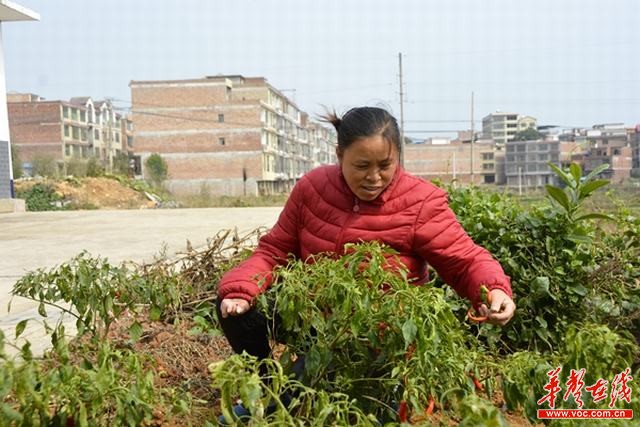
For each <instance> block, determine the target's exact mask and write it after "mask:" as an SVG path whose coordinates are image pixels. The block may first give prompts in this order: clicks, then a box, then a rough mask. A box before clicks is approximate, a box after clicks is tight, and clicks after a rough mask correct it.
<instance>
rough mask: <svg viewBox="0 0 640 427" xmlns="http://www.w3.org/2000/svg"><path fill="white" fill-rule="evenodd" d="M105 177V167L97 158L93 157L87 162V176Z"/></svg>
mask: <svg viewBox="0 0 640 427" xmlns="http://www.w3.org/2000/svg"><path fill="white" fill-rule="evenodd" d="M102 175H104V166H102V164H101V163H100V160H99V159H98V158H97V157H91V158H90V159H89V160H88V161H87V176H90V177H93V178H95V177H98V176H102Z"/></svg>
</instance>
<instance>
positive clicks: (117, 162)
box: [113, 152, 131, 176]
mask: <svg viewBox="0 0 640 427" xmlns="http://www.w3.org/2000/svg"><path fill="white" fill-rule="evenodd" d="M113 173H115V174H118V175H124V176H130V175H131V173H130V168H129V155H128V154H127V153H122V152H121V153H118V154H117V155H116V156H115V157H114V158H113Z"/></svg>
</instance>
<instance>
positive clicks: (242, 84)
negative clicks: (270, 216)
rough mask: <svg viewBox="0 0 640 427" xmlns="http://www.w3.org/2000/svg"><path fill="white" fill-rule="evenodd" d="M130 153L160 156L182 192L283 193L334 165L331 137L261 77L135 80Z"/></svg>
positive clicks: (173, 187)
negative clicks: (323, 167)
mask: <svg viewBox="0 0 640 427" xmlns="http://www.w3.org/2000/svg"><path fill="white" fill-rule="evenodd" d="M130 87H131V100H132V120H133V123H134V132H133V134H134V138H135V153H136V155H138V156H140V161H141V164H142V169H143V172H144V169H145V166H144V164H145V161H146V159H147V158H148V157H149V156H150V155H151V154H153V153H157V154H160V155H161V156H162V158H163V159H164V160H165V161H166V163H167V165H168V169H169V171H168V173H169V178H168V180H167V182H166V185H167V188H168V189H169V190H170V191H172V192H174V193H180V194H194V193H199V192H203V191H206V192H208V193H210V194H214V195H242V194H247V195H257V194H272V193H278V192H285V191H288V190H289V189H290V188H291V187H292V186H293V185H294V184H295V182H296V180H297V179H298V178H300V177H301V176H302V175H303V174H304V173H306V172H308V171H309V170H311V169H313V168H314V167H316V166H318V165H320V164H326V163H332V162H334V161H335V154H334V150H335V136H334V134H333V132H331V131H329V130H328V129H326V128H325V127H323V126H321V125H320V124H318V123H317V122H314V121H312V120H310V118H309V117H308V115H307V114H306V113H304V112H302V111H301V110H300V109H299V108H298V107H297V106H296V105H295V104H294V103H293V102H291V101H290V100H289V99H288V98H287V97H286V96H284V95H283V94H282V93H281V92H280V91H279V90H277V89H276V88H274V87H273V86H272V85H270V84H269V83H267V80H266V79H265V78H263V77H252V78H245V77H243V76H240V75H232V76H211V77H205V78H201V79H192V80H174V81H132V82H131V83H130Z"/></svg>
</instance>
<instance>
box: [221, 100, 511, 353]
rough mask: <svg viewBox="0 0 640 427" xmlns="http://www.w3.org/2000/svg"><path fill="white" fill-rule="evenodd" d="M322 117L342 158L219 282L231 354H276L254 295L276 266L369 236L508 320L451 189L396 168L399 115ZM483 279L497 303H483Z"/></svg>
mask: <svg viewBox="0 0 640 427" xmlns="http://www.w3.org/2000/svg"><path fill="white" fill-rule="evenodd" d="M325 118H326V119H327V120H328V121H329V122H331V123H332V124H333V126H334V127H335V129H336V131H337V132H338V147H337V149H336V153H337V157H338V162H339V164H338V165H330V166H322V167H319V168H317V169H314V170H312V171H311V172H309V173H308V174H306V175H305V176H304V177H303V178H302V179H300V181H299V182H298V183H297V184H296V185H295V187H294V188H293V191H292V192H291V195H290V197H289V199H288V200H287V203H286V205H285V207H284V210H283V211H282V213H281V214H280V217H279V219H278V222H277V223H276V225H275V226H274V227H273V229H272V230H271V231H270V232H269V233H268V234H267V235H265V236H264V237H262V238H261V239H260V242H259V244H258V248H257V249H256V251H255V252H254V253H253V254H252V255H251V257H249V258H248V259H247V260H245V261H244V262H243V263H241V264H240V265H238V266H237V267H236V268H234V269H233V270H231V271H229V272H228V273H227V274H225V275H224V277H223V278H222V280H221V281H220V284H219V287H218V314H219V316H218V317H219V319H220V322H221V325H222V329H223V331H224V333H225V335H226V337H227V339H228V340H229V343H230V344H231V346H232V348H233V350H234V351H235V352H237V353H241V352H242V351H243V350H244V351H247V353H249V354H251V355H254V356H256V357H258V358H265V357H268V356H269V354H270V351H271V349H270V347H269V341H268V333H267V322H266V319H265V318H264V316H263V315H262V314H261V313H259V312H258V311H257V310H255V309H254V308H253V307H254V302H255V297H256V296H257V295H258V294H260V293H261V292H264V291H265V290H266V289H267V288H268V287H269V285H270V284H271V281H272V271H273V269H274V267H276V266H277V265H278V264H283V263H286V262H287V259H288V257H290V256H294V257H296V258H299V259H307V258H308V257H309V256H310V255H313V254H317V253H320V252H325V253H326V252H334V253H336V254H343V250H344V245H345V243H356V242H359V241H363V240H364V241H372V240H377V241H380V242H383V243H385V244H386V245H388V246H390V247H392V248H393V249H395V250H396V251H397V252H398V253H399V258H400V260H401V261H402V263H403V264H404V265H405V266H406V267H407V268H408V270H409V278H411V279H413V280H415V281H416V283H419V284H420V283H424V282H426V281H427V280H428V271H427V263H428V264H429V265H431V266H432V267H433V268H434V269H435V270H436V271H437V272H438V274H439V275H440V276H441V277H442V278H443V279H444V281H445V282H446V283H448V284H449V285H451V286H452V287H453V288H454V289H455V290H456V292H457V293H458V294H459V295H461V296H463V297H466V298H468V299H469V300H470V301H471V302H472V303H473V304H474V305H475V306H476V307H477V308H479V311H480V314H481V315H482V316H487V321H488V322H491V323H494V324H499V325H504V324H505V323H507V322H508V321H509V320H510V319H511V317H512V316H513V314H514V311H515V304H514V302H513V300H512V299H511V287H510V281H509V277H507V276H506V275H505V274H504V271H503V270H502V267H500V265H499V264H498V262H497V261H496V260H495V259H493V258H492V256H491V255H490V254H489V253H488V252H487V251H486V250H485V249H483V248H481V247H480V246H477V245H476V244H474V243H473V241H472V240H471V238H470V237H469V236H468V235H467V234H466V233H465V231H464V230H463V229H462V227H461V226H460V224H459V223H458V221H457V219H456V217H455V215H454V213H453V212H452V211H451V209H450V208H449V206H448V203H447V195H446V193H445V192H444V191H443V190H441V189H440V188H438V187H436V186H435V185H433V184H431V183H429V182H426V181H424V180H422V179H420V178H417V177H414V176H412V175H410V174H408V173H406V172H405V171H404V170H403V169H402V168H401V167H400V164H399V158H400V150H401V142H400V132H399V130H398V125H397V122H396V120H395V118H393V117H392V116H391V115H390V114H389V113H388V112H387V111H385V110H383V109H381V108H374V107H359V108H354V109H352V110H349V111H348V112H347V113H346V114H345V115H344V116H343V117H342V118H341V119H340V118H338V117H337V116H336V115H335V114H332V115H328V116H327V117H325ZM259 283H260V284H261V285H260V286H259V285H258V284H259ZM483 284H484V285H486V286H487V288H488V289H489V292H490V294H491V299H490V301H492V302H491V307H487V306H486V305H484V304H482V301H481V296H480V294H481V291H480V287H481V285H483Z"/></svg>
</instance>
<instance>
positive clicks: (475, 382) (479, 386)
mask: <svg viewBox="0 0 640 427" xmlns="http://www.w3.org/2000/svg"><path fill="white" fill-rule="evenodd" d="M470 376H471V380H472V381H473V385H474V386H475V387H476V391H484V384H482V383H481V382H480V380H479V379H478V378H476V376H475V375H473V374H470Z"/></svg>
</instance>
